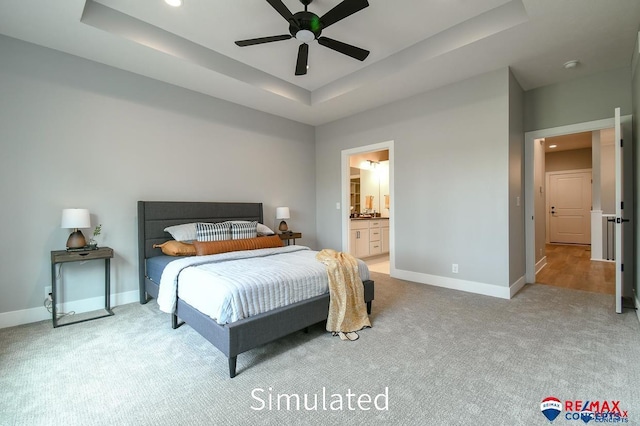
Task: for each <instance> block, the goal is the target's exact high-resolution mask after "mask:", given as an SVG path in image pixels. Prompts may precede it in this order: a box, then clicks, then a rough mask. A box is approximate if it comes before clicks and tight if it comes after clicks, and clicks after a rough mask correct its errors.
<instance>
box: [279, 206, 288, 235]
mask: <svg viewBox="0 0 640 426" xmlns="http://www.w3.org/2000/svg"><path fill="white" fill-rule="evenodd" d="M290 217H291V214H290V213H289V207H276V219H289V218H290ZM278 230H279V231H280V232H282V233H285V232H288V231H289V227H288V226H287V222H285V221H284V220H282V221H281V222H280V226H278Z"/></svg>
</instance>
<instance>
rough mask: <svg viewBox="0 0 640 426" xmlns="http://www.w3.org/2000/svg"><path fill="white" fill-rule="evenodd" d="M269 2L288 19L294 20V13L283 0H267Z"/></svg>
mask: <svg viewBox="0 0 640 426" xmlns="http://www.w3.org/2000/svg"><path fill="white" fill-rule="evenodd" d="M267 3H269V4H270V5H271V7H273V8H274V9H275V10H276V11H277V12H278V13H279V14H280V15H282V17H283V18H284V19H286V20H287V21H292V20H293V14H292V13H291V11H290V10H289V8H288V7H287V6H285V5H284V3H282V0H267Z"/></svg>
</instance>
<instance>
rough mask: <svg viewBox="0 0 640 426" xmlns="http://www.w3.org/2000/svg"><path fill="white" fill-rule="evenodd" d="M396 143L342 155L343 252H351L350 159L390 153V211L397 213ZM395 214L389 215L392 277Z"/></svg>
mask: <svg viewBox="0 0 640 426" xmlns="http://www.w3.org/2000/svg"><path fill="white" fill-rule="evenodd" d="M393 147H394V141H393V140H390V141H386V142H379V143H375V144H371V145H364V146H359V147H356V148H350V149H344V150H342V153H341V174H342V197H341V198H342V209H341V212H343V214H342V221H341V223H342V251H344V252H347V253H348V252H349V220H350V219H349V214H348V212H349V204H350V202H351V173H350V172H349V157H351V156H352V155H354V154H364V153H366V152H374V151H384V150H388V151H389V211H390V212H395V199H396V198H395V196H394V192H395V191H394V180H395V179H394V166H393V163H394V156H395V154H394V151H393ZM394 217H395V214H393V213H391V214H389V265H390V268H389V269H390V270H389V272H390V276H393V274H394V273H395V269H396V261H395V218H394Z"/></svg>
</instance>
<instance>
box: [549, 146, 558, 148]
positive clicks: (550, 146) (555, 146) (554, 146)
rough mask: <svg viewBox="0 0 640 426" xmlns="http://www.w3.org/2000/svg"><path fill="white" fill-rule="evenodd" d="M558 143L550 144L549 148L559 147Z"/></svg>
mask: <svg viewBox="0 0 640 426" xmlns="http://www.w3.org/2000/svg"><path fill="white" fill-rule="evenodd" d="M557 147H558V145H549V148H557Z"/></svg>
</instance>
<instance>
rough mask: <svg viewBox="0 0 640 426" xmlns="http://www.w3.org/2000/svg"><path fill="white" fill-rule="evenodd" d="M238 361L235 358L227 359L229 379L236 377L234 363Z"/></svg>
mask: <svg viewBox="0 0 640 426" xmlns="http://www.w3.org/2000/svg"><path fill="white" fill-rule="evenodd" d="M237 361H238V357H237V356H230V357H229V378H231V379H233V378H234V377H236V362H237Z"/></svg>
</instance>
